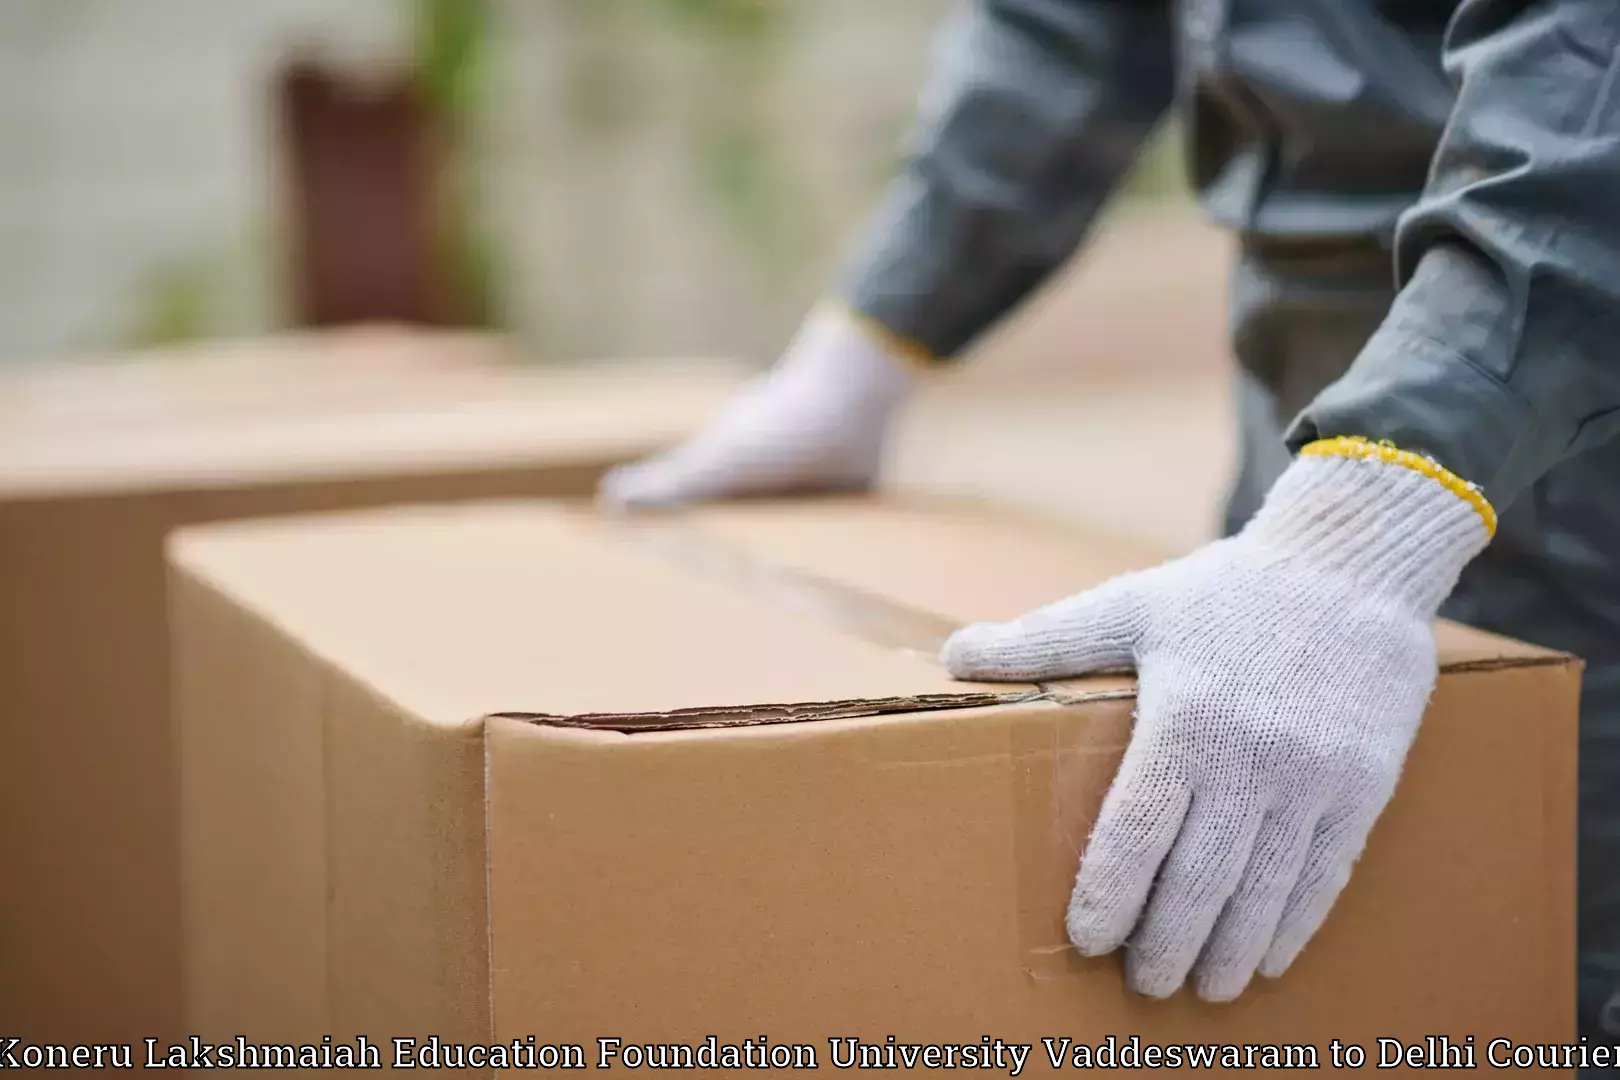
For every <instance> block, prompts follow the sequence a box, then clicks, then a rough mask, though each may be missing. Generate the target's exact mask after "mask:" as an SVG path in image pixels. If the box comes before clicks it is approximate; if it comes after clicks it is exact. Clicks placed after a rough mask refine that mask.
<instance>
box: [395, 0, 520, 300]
mask: <svg viewBox="0 0 1620 1080" xmlns="http://www.w3.org/2000/svg"><path fill="white" fill-rule="evenodd" d="M411 16H412V30H413V40H414V43H415V53H414V56H413V57H412V66H413V68H414V71H415V75H416V78H417V79H418V81H419V83H420V85H421V87H422V90H423V93H424V94H425V95H426V97H427V100H428V102H429V103H430V106H431V107H432V108H433V110H434V112H435V113H436V114H437V119H438V121H439V123H441V124H442V125H443V127H444V132H445V135H446V136H447V138H448V139H449V143H450V147H449V153H450V163H449V173H448V175H447V176H446V178H445V179H446V185H445V204H444V206H443V207H442V208H441V209H442V213H443V214H444V226H445V244H446V250H445V252H444V254H443V258H444V260H445V266H444V270H445V272H446V274H447V275H448V277H449V279H450V284H451V288H452V289H453V290H454V291H455V295H456V302H457V306H458V308H459V311H458V314H459V315H460V316H461V318H462V319H463V320H464V321H466V322H468V323H471V324H472V325H474V326H485V327H488V326H493V325H494V324H496V323H497V322H498V321H499V318H498V312H497V310H496V303H495V296H496V276H497V273H498V258H497V256H496V248H495V245H494V244H493V243H491V241H490V238H489V236H488V233H487V231H486V229H485V227H484V225H483V222H482V217H481V215H480V214H479V213H478V210H477V206H478V202H479V200H478V197H477V193H476V191H475V190H474V185H475V175H476V172H477V169H476V163H475V162H474V161H473V160H472V158H473V155H474V153H475V150H474V148H473V146H472V143H473V137H474V133H475V131H476V129H477V125H478V123H479V121H480V119H481V117H482V110H483V107H484V105H485V99H486V95H485V88H486V86H487V75H488V64H489V41H490V21H491V11H490V2H489V0H412V10H411Z"/></svg>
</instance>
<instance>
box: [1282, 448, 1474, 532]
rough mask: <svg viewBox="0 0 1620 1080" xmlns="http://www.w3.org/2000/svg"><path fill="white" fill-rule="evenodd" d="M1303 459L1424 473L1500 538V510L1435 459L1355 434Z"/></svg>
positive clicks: (1305, 453)
mask: <svg viewBox="0 0 1620 1080" xmlns="http://www.w3.org/2000/svg"><path fill="white" fill-rule="evenodd" d="M1299 453H1300V456H1301V457H1306V456H1309V457H1346V458H1359V459H1362V460H1366V461H1387V462H1389V463H1390V464H1391V465H1400V466H1402V467H1404V468H1408V469H1411V470H1412V471H1413V472H1420V473H1422V474H1423V475H1424V476H1427V477H1429V478H1430V479H1433V480H1438V481H1439V482H1440V483H1441V485H1443V486H1444V487H1445V488H1446V489H1447V490H1448V491H1450V492H1451V493H1452V494H1454V495H1456V496H1457V497H1458V498H1460V499H1462V500H1463V501H1464V502H1466V503H1467V504H1468V505H1469V506H1472V507H1473V508H1474V510H1475V511H1476V512H1477V513H1478V514H1479V517H1480V520H1481V521H1483V522H1484V523H1485V534H1486V536H1490V537H1494V536H1495V535H1496V508H1495V507H1493V506H1492V505H1491V504H1490V502H1489V501H1488V500H1487V499H1486V498H1485V496H1484V495H1482V494H1481V493H1480V490H1479V488H1478V487H1477V486H1475V485H1473V484H1470V483H1469V482H1468V481H1467V480H1464V479H1463V478H1462V477H1460V476H1458V475H1457V474H1456V473H1454V472H1452V471H1451V470H1450V469H1448V468H1446V467H1445V466H1444V465H1441V464H1440V463H1439V462H1438V461H1435V460H1434V459H1433V458H1431V457H1425V456H1424V455H1423V454H1415V453H1413V452H1412V451H1410V450H1402V449H1401V448H1400V447H1398V446H1396V445H1395V444H1394V443H1392V442H1389V441H1387V440H1386V441H1382V442H1373V441H1372V440H1371V439H1363V438H1360V437H1359V436H1355V435H1341V436H1339V437H1337V438H1333V439H1318V440H1317V441H1316V442H1313V443H1309V444H1307V445H1306V446H1304V447H1303V448H1301V449H1300V452H1299Z"/></svg>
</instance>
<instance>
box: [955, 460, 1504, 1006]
mask: <svg viewBox="0 0 1620 1080" xmlns="http://www.w3.org/2000/svg"><path fill="white" fill-rule="evenodd" d="M1324 452H1326V453H1328V454H1333V455H1339V454H1350V455H1357V454H1360V455H1362V456H1360V457H1356V456H1317V455H1318V454H1322V453H1324ZM1397 458H1398V461H1397V460H1396V459H1397ZM1399 462H1405V463H1404V464H1402V463H1399ZM1448 484H1449V485H1450V486H1448ZM1493 527H1494V515H1493V514H1492V512H1491V510H1490V507H1489V504H1487V503H1485V502H1484V500H1483V499H1482V498H1480V497H1479V496H1477V495H1476V494H1474V493H1473V492H1472V491H1471V490H1469V489H1467V488H1466V486H1465V485H1463V484H1462V482H1461V481H1459V480H1457V478H1455V477H1453V476H1451V475H1450V474H1449V473H1445V471H1444V470H1442V469H1439V468H1438V467H1437V466H1434V465H1433V464H1432V463H1430V462H1428V461H1427V459H1420V458H1417V457H1416V456H1415V455H1411V454H1400V453H1399V452H1398V451H1395V450H1394V449H1393V448H1390V447H1387V446H1385V447H1380V446H1374V445H1373V444H1369V443H1365V442H1361V441H1359V440H1329V441H1327V442H1324V443H1321V444H1316V445H1315V446H1313V447H1310V448H1307V455H1304V456H1301V457H1300V458H1299V459H1298V460H1297V461H1296V462H1295V463H1294V464H1293V465H1292V466H1291V467H1290V468H1289V470H1288V471H1287V472H1286V473H1285V474H1284V475H1283V477H1282V479H1281V480H1279V481H1278V483H1277V485H1276V486H1275V487H1274V488H1273V489H1272V491H1271V493H1270V494H1269V496H1268V497H1267V500H1266V504H1265V506H1264V508H1263V509H1262V510H1261V511H1260V513H1259V514H1258V515H1257V516H1256V517H1255V519H1254V520H1253V521H1252V522H1251V523H1250V524H1249V526H1248V527H1247V528H1245V529H1244V530H1243V532H1242V533H1240V534H1239V535H1237V536H1234V537H1231V538H1229V539H1225V540H1221V541H1217V542H1216V543H1213V544H1210V545H1209V546H1207V547H1205V548H1203V549H1201V550H1199V551H1197V552H1195V553H1193V554H1192V555H1189V556H1187V557H1186V558H1184V559H1181V560H1178V561H1176V562H1172V563H1168V564H1166V565H1164V566H1160V567H1158V568H1155V569H1152V570H1147V571H1142V572H1138V573H1134V574H1127V575H1124V576H1122V577H1118V578H1115V579H1113V580H1112V581H1109V582H1106V583H1104V584H1103V585H1101V586H1099V587H1098V588H1096V589H1093V590H1092V591H1090V592H1086V593H1082V594H1080V595H1078V596H1075V597H1071V598H1069V599H1067V600H1063V601H1060V602H1058V603H1056V604H1052V605H1050V606H1049V607H1045V608H1041V609H1040V610H1038V611H1035V612H1033V613H1031V614H1029V615H1026V616H1024V617H1023V618H1021V619H1017V620H1015V621H1013V622H1009V623H983V624H978V625H975V626H970V627H967V628H965V629H963V630H961V631H959V632H958V633H957V634H955V635H954V636H953V637H952V638H951V639H950V640H949V641H948V642H947V643H946V645H945V648H944V652H943V657H942V658H943V660H944V662H945V664H946V666H947V667H948V668H949V669H950V671H951V674H953V675H955V676H957V677H958V678H963V679H974V680H1010V681H1019V682H1030V681H1039V680H1043V679H1055V678H1061V677H1065V676H1070V675H1080V674H1085V673H1087V672H1094V671H1099V670H1106V669H1117V668H1124V667H1129V666H1135V668H1136V669H1137V672H1138V676H1139V689H1138V705H1137V720H1136V727H1135V731H1134V733H1133V735H1132V738H1131V743H1130V746H1129V748H1128V749H1127V750H1126V753H1125V758H1124V761H1123V763H1122V764H1121V766H1120V770H1119V773H1118V775H1117V777H1116V778H1115V780H1114V782H1113V785H1112V786H1111V787H1110V789H1109V791H1108V794H1107V796H1106V798H1105V799H1104V802H1103V806H1102V811H1101V814H1100V816H1099V817H1098V819H1097V823H1096V826H1095V827H1094V829H1093V831H1092V834H1091V839H1090V841H1089V844H1088V846H1087V849H1086V852H1085V855H1084V857H1083V859H1082V861H1081V865H1080V873H1079V878H1078V881H1077V882H1076V885H1075V889H1074V894H1073V898H1072V900H1071V902H1070V906H1069V916H1068V926H1069V936H1070V937H1071V938H1072V939H1073V941H1074V944H1075V946H1076V947H1077V948H1078V949H1079V950H1080V951H1081V952H1082V953H1084V954H1086V955H1088V956H1095V955H1099V954H1102V953H1106V952H1109V951H1111V950H1113V949H1115V948H1117V947H1119V946H1120V945H1121V944H1123V943H1125V942H1126V940H1127V938H1129V946H1128V949H1127V953H1126V975H1127V979H1128V981H1129V983H1130V985H1131V987H1132V988H1133V989H1135V990H1137V991H1138V992H1140V993H1143V994H1147V995H1149V996H1152V997H1163V996H1166V995H1168V994H1170V993H1172V992H1174V991H1175V990H1176V988H1177V987H1179V986H1180V985H1181V984H1182V982H1183V981H1184V980H1185V979H1186V977H1187V975H1188V973H1189V971H1193V972H1194V984H1195V988H1196V990H1197V992H1198V994H1199V996H1200V997H1203V998H1205V999H1208V1000H1212V1001H1225V1000H1230V999H1231V998H1234V997H1236V996H1237V995H1238V994H1239V993H1240V992H1241V991H1242V990H1243V988H1244V987H1245V986H1246V985H1248V982H1249V980H1250V978H1251V976H1252V975H1253V974H1254V972H1255V971H1256V970H1258V971H1259V972H1260V973H1261V974H1262V975H1265V976H1269V977H1275V976H1277V975H1280V974H1282V972H1283V971H1284V970H1285V969H1286V968H1287V967H1288V966H1289V964H1291V963H1292V962H1293V960H1294V957H1295V956H1296V955H1297V954H1298V953H1299V951H1300V949H1301V948H1302V947H1303V946H1304V945H1305V942H1306V941H1307V940H1308V939H1309V938H1310V937H1311V936H1312V935H1313V934H1314V933H1315V932H1316V930H1317V928H1318V927H1319V926H1320V925H1321V923H1322V920H1323V919H1324V918H1325V917H1326V916H1327V913H1328V909H1329V908H1330V907H1331V906H1332V904H1333V901H1334V900H1335V899H1336V898H1337V896H1338V894H1339V891H1340V890H1341V889H1342V888H1343V887H1344V885H1345V882H1346V881H1348V880H1349V876H1350V869H1351V866H1352V864H1353V863H1354V862H1355V860H1356V859H1357V857H1358V856H1359V855H1360V853H1361V850H1362V847H1363V845H1364V844H1365V842H1366V839H1367V834H1368V832H1369V831H1370V830H1371V828H1372V826H1373V822H1374V821H1375V820H1376V819H1377V817H1378V815H1379V813H1380V812H1381V811H1382V810H1383V808H1384V805H1385V804H1386V803H1387V802H1388V801H1389V798H1390V796H1391V794H1392V793H1393V792H1394V789H1395V782H1396V779H1397V777H1398V776H1399V774H1400V771H1401V765H1402V763H1403V761H1404V759H1405V757H1406V752H1407V749H1408V747H1409V746H1410V745H1411V743H1412V739H1413V737H1414V736H1415V735H1416V733H1417V728H1418V722H1419V720H1420V719H1421V717H1422V715H1423V711H1424V707H1425V706H1426V704H1427V702H1428V699H1429V695H1430V693H1431V692H1432V690H1433V688H1434V683H1435V678H1436V675H1437V669H1436V658H1435V645H1434V635H1433V629H1432V625H1431V624H1432V620H1433V619H1434V616H1435V613H1436V611H1437V610H1438V608H1439V606H1440V604H1441V602H1442V601H1443V600H1444V599H1445V597H1446V595H1447V594H1448V593H1449V592H1450V591H1451V590H1452V588H1454V587H1455V585H1456V581H1457V575H1458V574H1459V572H1460V571H1461V570H1462V568H1463V566H1464V565H1465V564H1466V563H1467V562H1468V560H1469V559H1471V558H1473V557H1474V555H1476V554H1477V553H1478V552H1479V551H1480V550H1481V549H1482V548H1483V547H1484V546H1485V544H1486V543H1487V542H1488V541H1489V537H1490V530H1491V528H1493Z"/></svg>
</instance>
